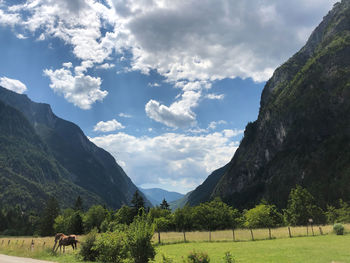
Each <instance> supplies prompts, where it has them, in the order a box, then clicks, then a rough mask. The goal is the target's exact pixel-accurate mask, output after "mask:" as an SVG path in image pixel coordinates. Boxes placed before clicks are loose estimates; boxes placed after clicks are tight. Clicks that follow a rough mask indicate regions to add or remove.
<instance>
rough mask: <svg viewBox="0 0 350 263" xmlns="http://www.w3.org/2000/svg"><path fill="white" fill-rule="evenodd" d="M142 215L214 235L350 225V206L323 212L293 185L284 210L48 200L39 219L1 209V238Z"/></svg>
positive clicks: (106, 227)
mask: <svg viewBox="0 0 350 263" xmlns="http://www.w3.org/2000/svg"><path fill="white" fill-rule="evenodd" d="M140 211H145V213H146V214H148V216H149V217H150V219H151V220H152V222H153V224H154V226H155V231H156V232H163V231H179V232H183V233H184V239H186V236H185V233H186V232H188V231H195V230H205V231H209V232H211V231H215V230H222V229H236V228H251V229H252V228H274V227H280V226H298V225H307V224H308V223H309V222H310V219H311V222H313V223H314V224H326V223H329V224H333V223H336V222H341V223H349V222H350V206H349V204H348V203H347V202H345V201H343V200H339V203H338V205H337V206H327V208H326V209H324V210H323V209H322V208H321V207H319V206H318V205H317V200H315V199H314V197H313V196H312V195H311V194H310V193H309V192H308V191H307V190H306V189H305V188H302V187H301V186H296V187H295V188H294V189H292V190H291V192H290V194H289V199H288V204H287V207H286V208H285V209H282V210H279V209H277V207H276V206H275V205H274V204H269V203H268V202H267V201H265V200H261V202H260V203H259V204H257V205H256V206H255V207H253V208H251V209H246V210H243V211H239V210H237V209H236V208H234V207H231V206H228V205H227V204H226V203H224V202H222V201H221V200H220V199H219V198H216V199H214V200H212V201H209V202H205V203H202V204H200V205H198V206H194V207H189V206H185V207H183V208H179V209H176V210H175V211H171V210H170V208H169V204H168V203H167V201H166V200H163V202H162V203H161V204H159V206H156V207H152V208H148V207H145V202H144V200H143V198H142V196H141V195H140V193H139V192H138V191H136V192H135V194H134V196H133V199H132V201H131V206H126V205H125V206H123V207H121V208H120V209H118V210H111V209H108V208H106V207H103V206H101V205H94V206H92V207H90V208H89V209H88V210H87V211H85V210H84V209H83V200H82V199H81V198H80V197H78V198H77V200H76V202H75V205H74V207H72V208H68V209H64V210H60V208H59V204H58V202H57V200H56V199H54V198H50V199H49V200H48V201H47V204H46V207H45V208H44V210H43V212H42V214H41V215H40V216H38V215H34V214H31V213H24V212H22V211H21V209H20V207H18V206H17V207H14V208H4V207H3V208H1V209H0V233H1V234H3V235H33V234H36V235H41V236H50V235H53V234H55V233H57V232H62V233H67V234H78V235H79V234H86V233H89V232H90V231H91V230H92V229H96V231H98V232H108V231H115V230H117V229H120V226H121V225H123V226H129V225H130V224H131V223H132V222H133V221H134V218H135V217H137V216H140Z"/></svg>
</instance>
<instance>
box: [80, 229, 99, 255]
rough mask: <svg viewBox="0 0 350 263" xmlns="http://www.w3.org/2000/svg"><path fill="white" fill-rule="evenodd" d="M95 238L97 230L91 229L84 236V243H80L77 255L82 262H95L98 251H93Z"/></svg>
mask: <svg viewBox="0 0 350 263" xmlns="http://www.w3.org/2000/svg"><path fill="white" fill-rule="evenodd" d="M96 236H97V229H93V230H92V231H91V232H90V233H89V234H87V235H86V238H85V241H84V242H82V243H81V248H80V251H79V255H80V256H81V257H82V258H83V260H84V261H95V260H96V258H97V257H98V251H97V250H95V249H93V247H94V245H95V242H96Z"/></svg>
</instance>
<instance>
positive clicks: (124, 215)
mask: <svg viewBox="0 0 350 263" xmlns="http://www.w3.org/2000/svg"><path fill="white" fill-rule="evenodd" d="M134 216H135V213H134V209H133V208H132V207H128V206H126V205H123V206H122V207H121V208H120V209H118V210H117V212H116V214H115V215H114V218H115V221H116V222H117V223H119V224H126V225H130V224H131V223H132V221H133V219H134Z"/></svg>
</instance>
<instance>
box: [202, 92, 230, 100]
mask: <svg viewBox="0 0 350 263" xmlns="http://www.w3.org/2000/svg"><path fill="white" fill-rule="evenodd" d="M205 97H206V98H207V99H210V100H223V99H224V98H225V95H224V94H214V93H209V94H207V95H206V96H205Z"/></svg>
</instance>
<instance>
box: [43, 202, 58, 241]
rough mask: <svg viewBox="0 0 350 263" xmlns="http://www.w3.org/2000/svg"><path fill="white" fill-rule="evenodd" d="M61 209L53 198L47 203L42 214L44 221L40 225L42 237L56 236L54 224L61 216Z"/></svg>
mask: <svg viewBox="0 0 350 263" xmlns="http://www.w3.org/2000/svg"><path fill="white" fill-rule="evenodd" d="M59 211H60V207H59V204H58V202H57V200H56V199H55V198H54V197H51V198H50V199H49V200H48V201H47V203H46V207H45V209H44V211H43V214H42V217H41V218H42V220H41V225H40V234H41V235H42V236H52V235H54V234H55V230H54V222H55V218H56V217H57V216H58V215H59Z"/></svg>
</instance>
